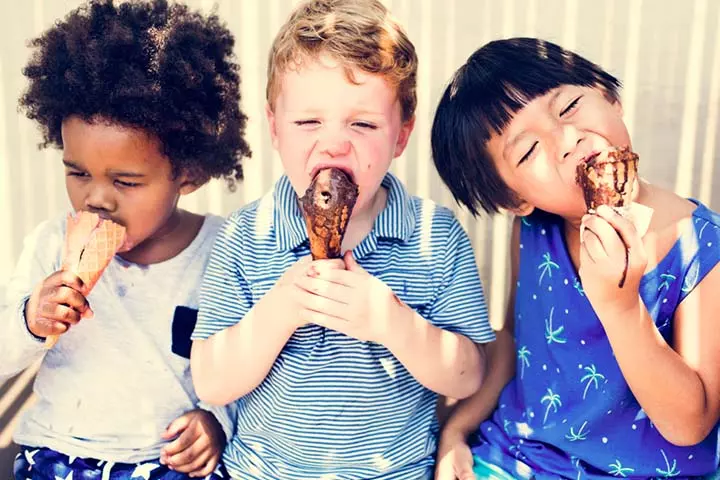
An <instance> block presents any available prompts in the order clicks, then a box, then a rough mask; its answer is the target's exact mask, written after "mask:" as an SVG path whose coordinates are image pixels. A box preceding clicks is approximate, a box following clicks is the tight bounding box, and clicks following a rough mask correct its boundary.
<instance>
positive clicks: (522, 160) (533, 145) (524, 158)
mask: <svg viewBox="0 0 720 480" xmlns="http://www.w3.org/2000/svg"><path fill="white" fill-rule="evenodd" d="M537 144H538V142H535V143H533V144H532V147H530V150H528V151H527V153H526V154H525V155H523V157H522V158H521V159H520V161H519V162H518V165H521V164H522V163H523V162H524V161H525V160H527V159H528V158H530V155H532V153H533V151H534V150H535V147H537Z"/></svg>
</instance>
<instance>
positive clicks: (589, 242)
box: [580, 228, 608, 263]
mask: <svg viewBox="0 0 720 480" xmlns="http://www.w3.org/2000/svg"><path fill="white" fill-rule="evenodd" d="M580 250H581V251H582V250H584V251H585V252H586V253H587V254H588V257H589V258H590V260H591V261H592V262H593V263H597V262H601V261H603V260H606V259H607V257H608V254H607V252H606V251H605V248H604V247H603V244H602V242H601V241H600V238H598V236H597V234H595V232H593V231H592V230H590V229H589V228H585V231H584V232H583V239H582V243H581V247H580ZM581 263H582V262H581Z"/></svg>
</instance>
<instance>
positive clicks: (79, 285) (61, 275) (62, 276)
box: [46, 270, 85, 292]
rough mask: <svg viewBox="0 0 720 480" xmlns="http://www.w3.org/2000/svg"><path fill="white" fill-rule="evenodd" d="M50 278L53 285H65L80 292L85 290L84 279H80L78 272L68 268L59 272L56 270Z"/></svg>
mask: <svg viewBox="0 0 720 480" xmlns="http://www.w3.org/2000/svg"><path fill="white" fill-rule="evenodd" d="M48 280H49V281H50V285H51V286H53V285H55V286H59V285H65V286H66V287H69V288H72V289H73V290H76V291H78V292H83V291H85V284H84V283H83V281H82V279H80V277H78V276H77V274H75V273H73V272H70V271H68V270H60V271H58V272H55V273H54V274H53V275H51V276H50V277H49V278H48ZM46 285H47V283H46Z"/></svg>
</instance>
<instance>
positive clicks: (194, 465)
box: [168, 443, 212, 473]
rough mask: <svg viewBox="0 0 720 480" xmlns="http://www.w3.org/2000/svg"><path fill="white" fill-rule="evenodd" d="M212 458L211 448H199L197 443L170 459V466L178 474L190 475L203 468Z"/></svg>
mask: <svg viewBox="0 0 720 480" xmlns="http://www.w3.org/2000/svg"><path fill="white" fill-rule="evenodd" d="M211 456H212V450H211V449H210V448H208V447H207V446H206V447H205V448H204V449H203V448H202V447H199V446H197V443H196V444H193V445H192V446H191V447H190V448H188V449H187V450H184V451H182V452H180V453H178V454H177V455H173V456H172V457H170V460H169V462H168V465H170V466H171V467H172V469H173V470H175V471H176V472H180V473H190V472H194V471H196V470H200V469H201V468H203V466H205V464H206V463H207V462H208V460H210V457H211Z"/></svg>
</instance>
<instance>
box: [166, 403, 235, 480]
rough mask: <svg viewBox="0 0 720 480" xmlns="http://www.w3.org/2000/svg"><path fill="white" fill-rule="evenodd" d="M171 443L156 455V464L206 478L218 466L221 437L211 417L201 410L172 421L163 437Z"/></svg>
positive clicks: (221, 450) (222, 445)
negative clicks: (157, 457)
mask: <svg viewBox="0 0 720 480" xmlns="http://www.w3.org/2000/svg"><path fill="white" fill-rule="evenodd" d="M163 438H164V439H165V440H171V439H174V440H173V441H172V442H171V443H169V444H167V445H165V447H163V449H162V451H161V452H160V463H162V464H163V465H167V466H168V467H170V469H171V470H175V471H176V472H181V473H187V474H189V475H190V477H206V476H208V475H210V474H211V473H212V472H213V471H214V470H215V468H216V467H217V465H218V462H219V461H220V456H221V455H222V452H223V449H224V448H225V433H224V432H223V430H222V427H221V426H220V423H218V421H217V419H215V416H214V415H213V414H212V413H210V412H207V411H205V410H201V409H197V410H191V411H189V412H187V413H186V414H184V415H182V416H180V417H178V418H176V419H175V420H173V421H172V423H171V424H170V425H169V426H168V427H167V429H166V430H165V433H163Z"/></svg>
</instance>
